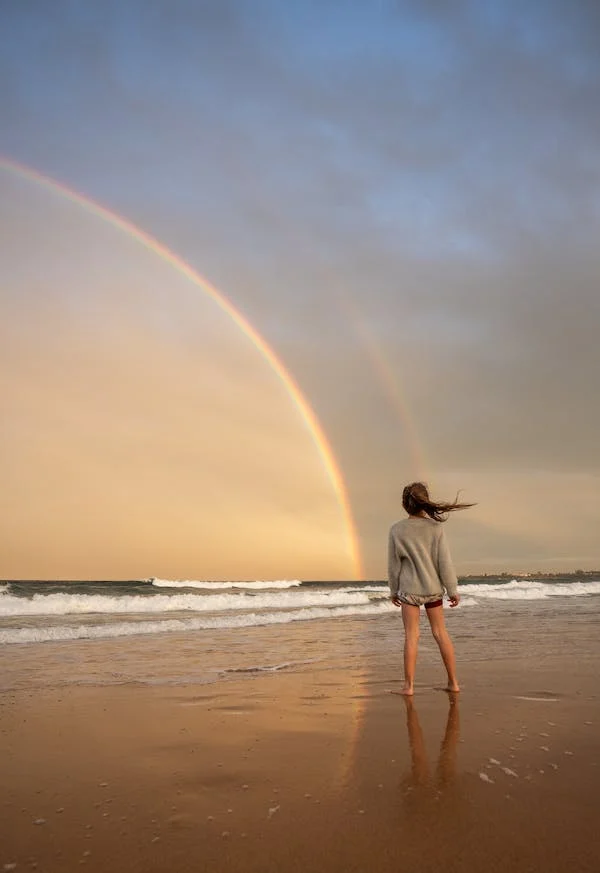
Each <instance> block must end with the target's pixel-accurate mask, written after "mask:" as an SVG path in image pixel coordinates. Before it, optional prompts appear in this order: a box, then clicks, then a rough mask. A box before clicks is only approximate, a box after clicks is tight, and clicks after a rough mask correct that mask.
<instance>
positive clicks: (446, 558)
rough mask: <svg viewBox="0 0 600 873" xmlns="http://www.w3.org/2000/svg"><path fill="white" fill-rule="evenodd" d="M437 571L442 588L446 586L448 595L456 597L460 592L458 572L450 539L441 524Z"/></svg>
mask: <svg viewBox="0 0 600 873" xmlns="http://www.w3.org/2000/svg"><path fill="white" fill-rule="evenodd" d="M437 572H438V576H439V577H440V582H441V583H442V588H444V590H445V591H446V593H447V595H448V597H450V598H453V597H456V595H457V594H458V579H457V578H456V572H455V570H454V565H453V563H452V556H451V555H450V548H449V546H448V540H447V539H446V534H445V533H444V528H443V527H442V525H441V524H440V536H439V539H438V550H437Z"/></svg>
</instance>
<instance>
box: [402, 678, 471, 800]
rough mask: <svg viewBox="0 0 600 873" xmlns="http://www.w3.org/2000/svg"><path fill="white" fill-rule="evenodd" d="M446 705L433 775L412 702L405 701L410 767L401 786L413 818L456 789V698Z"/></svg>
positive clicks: (411, 699)
mask: <svg viewBox="0 0 600 873" xmlns="http://www.w3.org/2000/svg"><path fill="white" fill-rule="evenodd" d="M448 703H449V706H448V717H447V720H446V730H445V732H444V736H443V738H442V742H441V745H440V751H439V754H438V758H437V762H436V766H435V771H434V772H433V773H432V770H431V766H430V762H429V758H428V755H427V749H426V746H425V738H424V736H423V729H422V728H421V723H420V721H419V716H418V713H417V708H416V706H415V702H414V699H413V698H412V697H405V698H404V704H405V706H406V729H407V732H408V744H409V748H410V754H411V764H410V770H409V771H408V772H407V773H406V774H405V776H404V777H403V779H402V782H401V785H402V788H403V795H404V805H405V806H406V811H407V812H408V813H410V814H412V815H419V816H420V815H421V814H422V813H423V812H424V811H425V810H426V809H427V808H428V807H430V805H433V804H436V805H437V804H439V800H440V797H441V795H442V794H443V793H446V792H447V791H448V790H449V789H454V788H455V786H456V755H457V746H458V741H459V737H460V717H459V704H458V698H457V697H456V696H455V695H452V694H451V695H449V696H448ZM453 793H455V792H454V791H453Z"/></svg>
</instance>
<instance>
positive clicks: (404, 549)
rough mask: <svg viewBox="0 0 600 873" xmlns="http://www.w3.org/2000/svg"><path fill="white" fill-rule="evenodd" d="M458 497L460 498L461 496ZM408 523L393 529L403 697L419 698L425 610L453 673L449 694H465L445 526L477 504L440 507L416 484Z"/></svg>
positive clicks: (406, 496)
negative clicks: (451, 618)
mask: <svg viewBox="0 0 600 873" xmlns="http://www.w3.org/2000/svg"><path fill="white" fill-rule="evenodd" d="M457 496H458V495H457ZM402 506H403V507H404V509H405V510H406V512H407V513H408V518H405V519H403V520H402V521H397V522H396V524H394V525H392V527H391V529H390V536H389V546H388V581H389V585H390V593H391V600H392V603H393V604H394V606H399V607H401V608H402V621H403V623H404V633H405V637H404V686H403V688H402V694H406V695H409V696H410V695H412V694H414V683H415V665H416V662H417V646H418V641H419V608H420V607H421V606H424V607H425V611H426V612H427V618H428V619H429V624H430V626H431V632H432V634H433V636H434V639H435V641H436V643H437V644H438V646H439V648H440V654H441V656H442V660H443V661H444V666H445V667H446V671H447V673H448V685H447V686H446V691H460V686H459V684H458V680H457V678H456V663H455V659H454V647H453V645H452V640H451V639H450V637H449V635H448V631H447V630H446V625H445V623H444V612H443V609H442V603H443V596H444V592H446V594H447V595H448V598H449V600H450V606H458V603H459V601H460V595H459V593H458V587H457V585H458V582H457V578H456V573H455V572H454V568H453V566H452V559H451V557H450V551H449V549H448V544H447V542H446V537H445V536H444V529H443V527H442V525H441V524H440V522H443V521H445V519H444V515H445V514H446V513H448V512H454V510H456V509H466V508H467V507H469V506H474V504H473V503H458V501H455V502H454V503H436V502H434V501H433V500H431V499H430V497H429V492H428V490H427V486H426V485H424V484H423V482H413V483H412V485H407V486H406V488H405V489H404V491H403V492H402Z"/></svg>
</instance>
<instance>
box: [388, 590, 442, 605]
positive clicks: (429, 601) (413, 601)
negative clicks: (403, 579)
mask: <svg viewBox="0 0 600 873" xmlns="http://www.w3.org/2000/svg"><path fill="white" fill-rule="evenodd" d="M398 600H399V601H400V602H401V603H408V604H409V606H424V607H425V609H433V607H435V606H441V605H442V604H443V602H444V600H443V595H442V594H405V593H404V592H403V591H399V592H398Z"/></svg>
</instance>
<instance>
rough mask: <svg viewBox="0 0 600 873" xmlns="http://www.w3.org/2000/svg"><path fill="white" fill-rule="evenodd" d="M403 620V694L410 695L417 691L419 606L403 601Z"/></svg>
mask: <svg viewBox="0 0 600 873" xmlns="http://www.w3.org/2000/svg"><path fill="white" fill-rule="evenodd" d="M402 621H403V623H404V687H403V689H402V694H406V695H407V696H410V695H412V694H414V693H415V667H416V664H417V649H418V647H419V607H418V606H411V605H410V604H408V603H403V604H402Z"/></svg>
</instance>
